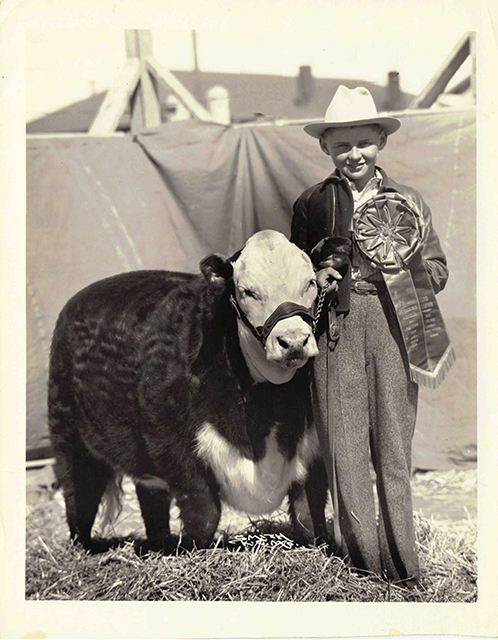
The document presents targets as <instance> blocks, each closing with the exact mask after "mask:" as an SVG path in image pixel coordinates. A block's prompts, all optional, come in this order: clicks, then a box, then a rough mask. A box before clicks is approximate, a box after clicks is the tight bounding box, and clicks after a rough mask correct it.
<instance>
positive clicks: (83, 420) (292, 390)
mask: <svg viewBox="0 0 498 640" xmlns="http://www.w3.org/2000/svg"><path fill="white" fill-rule="evenodd" d="M200 268H201V272H202V275H193V274H184V273H173V272H168V271H136V272H130V273H125V274H121V275H117V276H113V277H110V278H107V279H105V280H101V281H99V282H96V283H94V284H92V285H90V286H88V287H86V288H85V289H83V290H82V291H80V292H79V293H77V294H76V295H75V296H74V297H73V298H71V299H70V300H69V302H68V303H67V304H66V305H65V307H64V309H63V310H62V312H61V314H60V316H59V318H58V321H57V324H56V327H55V331H54V336H53V341H52V349H51V357H50V373H49V424H50V432H51V438H52V443H53V447H54V451H55V456H56V460H57V470H58V475H59V480H60V483H61V486H62V489H63V492H64V498H65V502H66V514H67V520H68V525H69V529H70V535H71V538H72V539H74V540H78V541H79V542H81V543H82V544H83V545H84V546H85V547H87V548H92V546H93V542H92V539H91V529H92V526H93V523H94V520H95V516H96V512H97V509H98V507H99V504H100V502H101V500H102V497H103V495H104V493H105V494H106V495H107V494H108V493H109V487H112V486H115V482H116V478H119V477H121V476H122V475H124V474H126V475H128V476H131V478H132V479H133V480H134V482H135V487H136V493H137V497H138V500H139V504H140V508H141V512H142V516H143V519H144V522H145V527H146V532H147V537H148V539H149V541H153V542H154V541H155V542H156V543H157V542H158V541H159V542H161V543H163V542H164V544H166V542H167V541H168V540H169V541H170V540H171V538H170V528H169V511H170V502H171V499H172V498H174V499H175V500H176V503H177V505H178V507H179V509H180V514H181V519H182V523H183V533H182V546H185V547H187V548H192V547H193V546H194V545H195V546H196V547H198V548H201V547H205V546H208V545H209V544H210V543H211V541H212V539H213V536H214V534H215V532H216V530H217V527H218V523H219V519H220V514H221V504H222V502H226V503H228V504H229V505H231V506H232V507H234V508H236V509H238V510H241V511H244V512H247V513H253V514H265V513H269V512H271V511H273V510H275V509H276V508H278V507H279V506H280V504H281V503H282V500H283V499H284V498H285V496H286V495H288V496H289V504H290V507H289V511H290V516H291V520H292V521H293V523H294V525H295V527H296V530H297V532H298V533H299V535H300V536H302V538H304V539H307V540H309V539H310V537H312V536H313V535H314V537H315V538H320V539H326V526H325V516H324V507H325V500H326V482H325V479H324V473H325V472H324V468H323V463H322V462H321V460H320V459H319V457H318V442H317V437H316V432H315V430H314V428H313V424H312V415H311V414H312V412H311V401H310V384H309V383H310V367H309V366H306V365H307V362H308V360H309V359H310V358H312V357H313V356H315V355H317V353H318V350H317V345H316V342H315V338H314V335H313V330H312V320H313V318H312V313H311V308H312V306H313V303H314V301H315V298H316V295H317V285H316V279H315V274H314V271H313V267H312V264H311V261H310V260H309V258H308V257H307V256H306V255H305V254H304V253H303V252H302V251H301V250H300V249H298V248H297V247H296V246H295V245H293V244H291V243H290V242H289V241H288V240H287V239H286V238H285V236H283V235H282V234H280V233H278V232H276V231H270V230H266V231H260V232H259V233H256V234H255V235H254V236H252V237H251V238H250V239H249V240H248V241H247V243H246V245H245V247H244V249H243V250H242V251H240V252H238V254H236V255H235V256H233V257H232V258H231V259H227V258H225V257H223V256H221V255H218V254H214V255H210V256H208V257H206V258H204V259H203V260H202V262H201V265H200ZM156 479H159V480H160V482H158V481H157V480H156ZM151 480H152V482H151ZM106 488H107V489H108V491H106Z"/></svg>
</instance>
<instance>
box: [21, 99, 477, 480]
mask: <svg viewBox="0 0 498 640" xmlns="http://www.w3.org/2000/svg"><path fill="white" fill-rule="evenodd" d="M400 118H401V119H402V125H403V126H402V128H401V129H400V131H399V132H398V133H396V135H394V136H392V138H390V140H389V144H388V147H387V149H386V150H385V151H383V152H382V155H381V157H380V160H381V162H380V164H381V166H382V167H383V168H385V169H386V170H387V171H388V172H389V173H392V175H393V177H394V178H395V179H396V180H397V181H398V182H402V183H406V184H410V185H412V186H414V187H417V188H419V189H420V190H421V191H422V192H423V194H424V197H425V199H426V201H427V202H428V203H429V205H430V206H431V208H432V210H433V215H434V224H435V227H436V229H437V231H438V233H439V235H440V238H441V241H442V244H443V247H444V249H445V251H446V253H447V257H448V262H449V267H450V272H451V277H450V281H449V284H448V286H447V288H446V290H445V291H444V292H442V293H441V294H440V296H439V301H440V305H441V308H442V311H443V313H444V316H445V319H446V323H447V326H448V330H449V333H450V335H451V337H452V339H453V342H454V345H455V348H456V351H457V363H456V365H455V366H454V368H453V370H452V371H451V372H450V374H449V376H448V378H447V379H446V381H445V382H444V383H443V385H442V387H440V388H439V389H438V390H436V391H430V390H425V389H424V390H421V400H420V409H419V418H418V422H417V432H416V435H415V446H414V465H415V467H417V468H423V469H444V468H451V467H453V466H456V465H473V464H474V463H475V446H476V366H475V359H476V318H475V310H476V301H475V288H476V282H475V217H476V216H475V214H476V211H475V206H476V194H475V128H476V121H475V110H474V109H469V110H462V111H456V110H446V111H435V112H430V111H420V112H418V113H416V112H407V113H406V114H401V115H400ZM331 170H332V167H331V165H330V159H329V158H328V157H327V156H325V155H324V154H323V153H322V152H321V151H320V149H319V147H318V144H317V142H316V140H313V139H312V138H310V137H309V136H306V135H305V134H304V133H303V132H302V126H301V125H298V124H283V125H279V124H278V123H265V124H262V125H258V124H252V125H240V126H231V127H226V126H221V125H218V124H215V123H206V122H198V121H193V120H190V121H185V122H178V123H168V124H163V125H160V126H159V127H157V128H155V129H153V130H150V131H148V132H145V133H141V134H139V135H138V136H135V137H132V136H116V137H112V136H111V137H90V136H84V137H43V136H42V137H36V136H35V137H28V141H27V187H28V199H27V203H28V204H27V279H28V299H27V323H28V324H27V334H28V381H27V402H28V413H27V457H28V459H33V458H36V457H46V456H49V455H50V446H49V439H48V432H47V420H46V380H47V362H48V353H49V344H50V337H51V332H52V329H53V326H54V324H55V321H56V318H57V314H58V312H59V311H60V309H61V307H62V306H63V304H64V303H65V301H66V300H67V299H68V298H69V297H70V296H71V295H73V294H74V293H76V292H77V291H78V290H79V289H80V288H82V287H83V286H85V285H87V284H89V283H90V282H92V281H95V280H97V279H99V278H102V277H105V276H109V275H112V274H115V273H119V272H122V271H128V270H132V269H151V268H163V269H171V270H181V271H192V272H195V271H197V268H198V263H199V261H200V259H201V258H202V257H203V256H205V255H206V254H208V253H210V252H213V251H215V252H219V253H224V254H226V255H230V254H231V253H233V252H234V251H236V250H237V249H239V248H240V247H241V246H242V245H243V244H244V242H245V240H246V239H247V238H248V237H249V236H250V235H251V234H252V233H254V232H255V231H257V230H259V229H263V228H273V229H277V230H279V231H282V232H283V233H285V234H286V235H288V234H289V228H290V220H291V215H292V204H293V202H294V200H295V199H296V197H297V196H298V195H299V194H300V192H301V191H302V190H303V189H304V188H306V187H307V186H309V185H311V184H313V183H316V182H318V181H319V180H321V179H323V178H324V177H325V176H327V175H328V174H329V173H330V172H331Z"/></svg>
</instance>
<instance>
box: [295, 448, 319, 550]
mask: <svg viewBox="0 0 498 640" xmlns="http://www.w3.org/2000/svg"><path fill="white" fill-rule="evenodd" d="M326 502H327V475H326V472H325V466H324V464H323V462H322V460H321V459H320V458H316V459H315V460H314V461H313V463H312V464H311V467H310V469H309V470H308V477H307V480H306V484H305V485H299V484H294V485H292V486H291V488H290V490H289V514H290V517H291V521H292V524H293V526H294V529H295V531H296V534H297V535H298V537H300V538H301V539H303V540H305V541H306V542H311V541H312V540H313V539H314V540H315V541H316V542H318V543H319V544H320V543H322V542H326V541H327V540H328V535H327V525H326V520H325V505H326Z"/></svg>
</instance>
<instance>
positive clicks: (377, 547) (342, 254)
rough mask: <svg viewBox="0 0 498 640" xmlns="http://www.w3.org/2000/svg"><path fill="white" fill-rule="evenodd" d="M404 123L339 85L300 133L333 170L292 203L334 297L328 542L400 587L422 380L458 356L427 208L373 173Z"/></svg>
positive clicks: (325, 348)
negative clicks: (313, 141) (314, 141)
mask: <svg viewBox="0 0 498 640" xmlns="http://www.w3.org/2000/svg"><path fill="white" fill-rule="evenodd" d="M400 126H401V123H400V122H399V120H397V119H396V118H392V117H379V115H378V114H377V110H376V108H375V104H374V101H373V99H372V96H371V95H370V93H369V91H368V90H367V89H365V88H363V87H358V88H356V89H353V90H349V89H347V88H346V87H344V86H340V87H339V88H338V89H337V92H336V94H335V96H334V97H333V99H332V101H331V103H330V105H329V108H328V109H327V112H326V114H325V120H324V122H323V123H314V124H309V125H306V126H305V127H304V130H305V132H306V133H308V134H309V135H311V136H313V137H315V138H318V139H319V141H320V147H321V149H322V150H323V152H324V153H326V154H327V155H329V156H330V157H331V159H332V162H333V163H334V165H335V167H336V169H335V171H334V173H332V174H331V175H330V176H329V177H328V178H327V179H326V180H324V181H323V182H321V183H319V184H318V185H315V186H313V187H310V188H309V189H307V190H306V191H305V192H304V193H303V194H302V195H301V196H300V197H299V198H298V200H297V201H296V203H295V204H294V216H293V219H292V232H291V240H292V241H293V242H294V243H295V244H297V245H298V246H299V247H300V248H301V249H303V250H304V251H306V252H307V253H308V254H309V255H310V256H311V259H312V261H313V264H314V265H315V269H316V272H317V280H318V284H319V287H320V288H321V290H322V291H323V290H324V287H328V289H327V297H328V298H329V299H330V298H331V301H330V303H329V304H330V307H329V308H330V311H331V313H332V314H333V316H331V317H330V321H329V329H328V331H324V332H323V333H322V335H321V336H320V341H319V349H320V355H319V356H318V357H317V358H316V359H315V364H314V373H315V375H314V378H315V395H316V402H315V414H316V415H315V419H316V424H317V430H318V433H319V438H320V444H321V448H322V451H327V454H325V455H324V459H325V463H326V466H327V472H328V476H329V484H330V486H331V490H332V497H333V501H334V510H335V514H334V520H335V522H334V525H335V530H336V542H337V543H338V544H342V546H343V547H344V546H345V549H344V551H345V552H347V554H348V555H349V557H350V560H351V562H352V564H353V565H354V566H355V567H357V568H359V569H364V570H367V571H371V572H374V573H377V574H381V575H383V576H384V577H385V578H386V579H388V580H392V581H403V582H405V584H408V583H415V582H417V581H418V579H419V565H418V559H417V553H416V549H415V537H414V529H413V513H412V499H411V486H410V476H411V445H412V437H413V433H414V430H415V419H416V412H417V398H418V383H422V384H425V385H427V386H431V387H435V386H436V385H437V384H439V382H440V381H441V380H442V378H443V377H444V374H445V372H446V371H447V370H448V369H449V367H450V366H451V364H452V362H453V359H454V354H453V350H452V348H451V346H450V344H449V341H448V338H447V335H446V331H445V328H444V323H443V321H442V318H441V315H440V313H439V309H438V307H437V303H436V301H435V293H438V292H439V291H440V290H441V289H443V287H444V286H445V284H446V281H447V278H448V269H447V266H446V258H445V256H444V253H443V251H442V249H441V245H440V243H439V239H438V237H437V235H436V233H435V231H434V229H433V227H432V221H431V218H432V216H431V212H430V209H429V208H428V206H427V205H426V204H425V202H424V201H423V199H422V197H421V196H420V194H419V193H418V191H416V190H415V189H412V188H410V187H406V186H403V185H400V184H397V183H396V182H394V181H393V180H392V179H391V178H389V177H388V176H387V174H386V173H385V172H384V171H383V170H382V169H380V168H379V167H377V166H376V161H377V156H378V153H379V151H381V150H382V149H384V147H385V146H386V144H387V140H388V136H389V135H391V134H393V133H395V132H396V131H397V130H398V129H399V127H400ZM330 293H332V296H330ZM335 314H337V321H334V317H335ZM321 324H322V330H323V322H322V323H321ZM319 327H320V325H319ZM334 327H335V328H336V329H337V328H338V334H339V338H338V339H337V335H336V331H335V330H334ZM370 456H371V460H372V463H373V466H374V469H375V472H376V484H377V493H378V498H379V525H378V527H377V524H376V515H375V504H374V495H373V488H372V480H371V477H370V468H369V460H370ZM337 513H338V517H337ZM337 525H340V533H339V534H337V531H338V529H337ZM341 537H342V540H341Z"/></svg>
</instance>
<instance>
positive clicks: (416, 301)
mask: <svg viewBox="0 0 498 640" xmlns="http://www.w3.org/2000/svg"><path fill="white" fill-rule="evenodd" d="M357 214H358V215H357V216H355V218H354V220H353V228H354V236H355V242H356V244H357V246H358V249H359V250H360V251H361V253H362V254H363V256H364V257H365V258H366V259H367V261H368V262H369V263H370V264H371V265H372V266H374V267H376V268H378V269H380V271H381V272H382V275H383V277H384V281H385V283H386V285H387V289H388V291H389V295H390V296H391V300H392V301H393V304H394V308H395V311H396V315H397V318H398V321H399V324H400V327H401V333H402V335H403V341H404V344H405V347H406V351H407V354H408V361H409V363H410V378H411V379H412V380H413V381H415V382H417V383H419V384H421V385H424V386H426V387H430V388H431V389H435V388H436V387H438V386H439V385H440V384H441V382H442V381H443V380H444V378H445V376H446V373H447V372H448V371H449V370H450V368H451V366H452V365H453V363H454V361H455V352H454V350H453V347H452V346H451V344H450V340H449V337H448V334H447V332H446V327H445V325H444V321H443V317H442V315H441V312H440V310H439V307H438V304H437V302H436V296H435V294H434V290H433V288H432V285H431V281H430V277H429V274H428V273H427V269H426V267H425V265H424V263H423V260H422V257H421V255H420V248H421V246H422V238H423V237H424V233H425V226H426V223H425V221H424V220H423V218H422V216H421V214H420V211H419V210H418V208H417V207H415V206H414V205H413V204H412V203H410V202H408V201H407V200H406V198H404V197H403V196H401V195H400V194H399V193H397V192H388V193H379V194H377V195H376V196H374V197H373V198H372V199H370V200H368V202H365V203H364V204H363V205H362V206H361V207H360V208H359V209H358V211H357Z"/></svg>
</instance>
